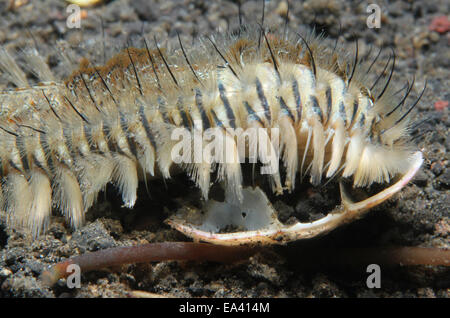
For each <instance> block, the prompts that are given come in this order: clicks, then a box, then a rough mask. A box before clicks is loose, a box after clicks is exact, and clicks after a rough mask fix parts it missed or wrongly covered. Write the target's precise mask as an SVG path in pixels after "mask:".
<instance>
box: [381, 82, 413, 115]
mask: <svg viewBox="0 0 450 318" xmlns="http://www.w3.org/2000/svg"><path fill="white" fill-rule="evenodd" d="M415 80H416V78H415V77H413V80H412V83H411V86H409V85H408V86H409V87H408V90H407V91H406V94H405V96H403V98H402V100H401V101H400V102H399V103H398V105H397V106H395V107H394V109H392V110H391V111H390V112H389V113H387V114H386V117H389V116H390V115H392V113H394V112H395V111H396V110H397V109H398V108H399V107H400V106H402V105H403V104H404V103H405V101H406V99H407V98H408V96H409V93H411V90H412V88H413V86H414V81H415Z"/></svg>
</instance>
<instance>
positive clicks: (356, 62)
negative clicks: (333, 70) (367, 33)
mask: <svg viewBox="0 0 450 318" xmlns="http://www.w3.org/2000/svg"><path fill="white" fill-rule="evenodd" d="M355 45H356V49H355V61H354V62H353V69H352V73H351V75H350V77H349V79H348V85H350V82H351V81H352V78H353V75H355V70H356V66H357V65H358V51H359V50H358V39H356V40H355Z"/></svg>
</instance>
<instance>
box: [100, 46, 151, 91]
mask: <svg viewBox="0 0 450 318" xmlns="http://www.w3.org/2000/svg"><path fill="white" fill-rule="evenodd" d="M127 53H128V57H129V58H130V62H131V65H132V66H133V71H134V76H135V77H136V83H137V85H138V88H139V93H140V94H141V96H144V93H143V92H142V86H141V81H140V80H139V76H138V73H137V70H136V66H135V65H134V62H133V59H132V58H131V54H130V49H129V47H128V46H127ZM108 90H109V89H108Z"/></svg>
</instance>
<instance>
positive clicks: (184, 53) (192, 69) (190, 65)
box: [177, 31, 203, 85]
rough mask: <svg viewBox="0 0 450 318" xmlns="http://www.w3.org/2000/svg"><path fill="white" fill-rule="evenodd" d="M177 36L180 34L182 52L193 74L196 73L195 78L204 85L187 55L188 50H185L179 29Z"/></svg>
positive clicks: (179, 40)
mask: <svg viewBox="0 0 450 318" xmlns="http://www.w3.org/2000/svg"><path fill="white" fill-rule="evenodd" d="M177 36H178V42H179V43H180V48H181V52H183V56H184V58H185V60H186V63H187V64H188V65H189V68H190V69H191V71H192V74H194V76H195V78H196V79H197V81H198V82H199V83H200V84H202V85H203V83H202V82H201V81H200V79H199V78H198V76H197V73H195V70H194V68H193V67H192V64H191V62H190V61H189V59H188V57H187V54H186V51H185V50H184V47H183V43H182V42H181V38H180V33H178V31H177Z"/></svg>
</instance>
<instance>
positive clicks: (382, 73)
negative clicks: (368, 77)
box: [370, 55, 392, 91]
mask: <svg viewBox="0 0 450 318" xmlns="http://www.w3.org/2000/svg"><path fill="white" fill-rule="evenodd" d="M391 58H392V55H389V59H388V61H387V63H386V65H385V66H384V68H383V71H382V72H381V73H380V75H379V76H378V78H377V79H376V80H375V83H373V85H372V87H370V90H371V91H372V90H373V89H374V88H375V86H377V84H378V81H379V80H380V79H381V78H382V77H383V75H384V72H386V69H387V67H388V66H389V63H390V62H391Z"/></svg>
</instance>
